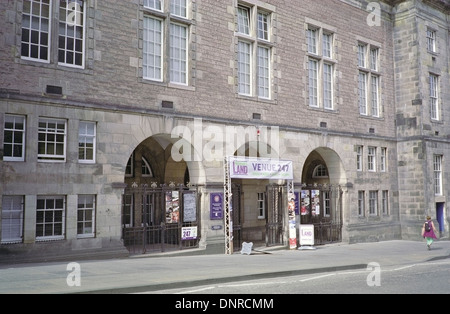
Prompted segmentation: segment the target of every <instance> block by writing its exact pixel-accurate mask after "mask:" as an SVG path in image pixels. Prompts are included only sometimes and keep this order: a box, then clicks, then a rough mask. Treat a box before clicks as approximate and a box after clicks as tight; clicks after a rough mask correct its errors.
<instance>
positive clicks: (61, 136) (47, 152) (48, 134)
mask: <svg viewBox="0 0 450 314" xmlns="http://www.w3.org/2000/svg"><path fill="white" fill-rule="evenodd" d="M66 136H67V122H66V121H65V120H57V119H39V128H38V160H39V161H65V160H66Z"/></svg>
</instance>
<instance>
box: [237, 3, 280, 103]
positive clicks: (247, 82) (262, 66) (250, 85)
mask: <svg viewBox="0 0 450 314" xmlns="http://www.w3.org/2000/svg"><path fill="white" fill-rule="evenodd" d="M272 16H273V12H272V11H271V10H270V9H268V8H266V7H261V6H257V5H256V4H254V5H250V4H247V3H246V4H240V3H239V4H238V6H237V8H236V32H235V34H236V38H237V82H238V83H237V84H238V86H237V87H238V93H239V95H243V96H248V97H255V98H259V99H267V100H270V99H272V98H273V96H272V90H273V87H272V76H273V73H272V72H273V70H272V69H273V61H272V60H273V56H272V54H273V46H274V40H273V31H272V30H273V29H272V20H273V17H272Z"/></svg>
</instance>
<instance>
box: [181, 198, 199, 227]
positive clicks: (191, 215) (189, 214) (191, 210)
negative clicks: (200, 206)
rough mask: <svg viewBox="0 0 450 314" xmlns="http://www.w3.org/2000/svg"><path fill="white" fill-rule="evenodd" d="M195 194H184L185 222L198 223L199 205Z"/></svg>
mask: <svg viewBox="0 0 450 314" xmlns="http://www.w3.org/2000/svg"><path fill="white" fill-rule="evenodd" d="M195 195H196V194H195V193H184V194H183V222H194V221H197V206H196V205H197V204H196V201H195Z"/></svg>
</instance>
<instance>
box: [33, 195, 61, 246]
mask: <svg viewBox="0 0 450 314" xmlns="http://www.w3.org/2000/svg"><path fill="white" fill-rule="evenodd" d="M47 200H53V202H54V203H55V205H54V208H48V207H47ZM58 200H59V201H61V202H62V208H59V207H57V201H58ZM40 201H44V202H45V207H44V208H42V209H41V208H39V202H40ZM66 206H67V204H66V197H65V196H38V197H37V199H36V242H42V241H52V240H64V238H65V233H66ZM39 212H43V217H42V218H43V220H42V222H40V219H39ZM47 212H53V214H52V215H51V216H52V217H53V218H52V219H50V220H49V221H48V222H47V220H46V218H50V217H49V216H50V215H47V214H46V213H47ZM56 212H61V219H60V220H59V219H58V220H56V219H57V217H55V214H56ZM56 224H61V234H55V225H56ZM39 225H42V230H40V228H39ZM47 225H51V226H52V234H51V235H46V232H47V230H48V229H47V228H46V226H47ZM39 231H42V234H43V235H38V232H39Z"/></svg>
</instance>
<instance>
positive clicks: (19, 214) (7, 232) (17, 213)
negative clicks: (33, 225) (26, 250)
mask: <svg viewBox="0 0 450 314" xmlns="http://www.w3.org/2000/svg"><path fill="white" fill-rule="evenodd" d="M23 207H24V197H23V196H3V201H2V216H1V221H2V225H1V228H2V229H1V230H2V234H1V243H2V244H4V243H20V242H22V239H23Z"/></svg>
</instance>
